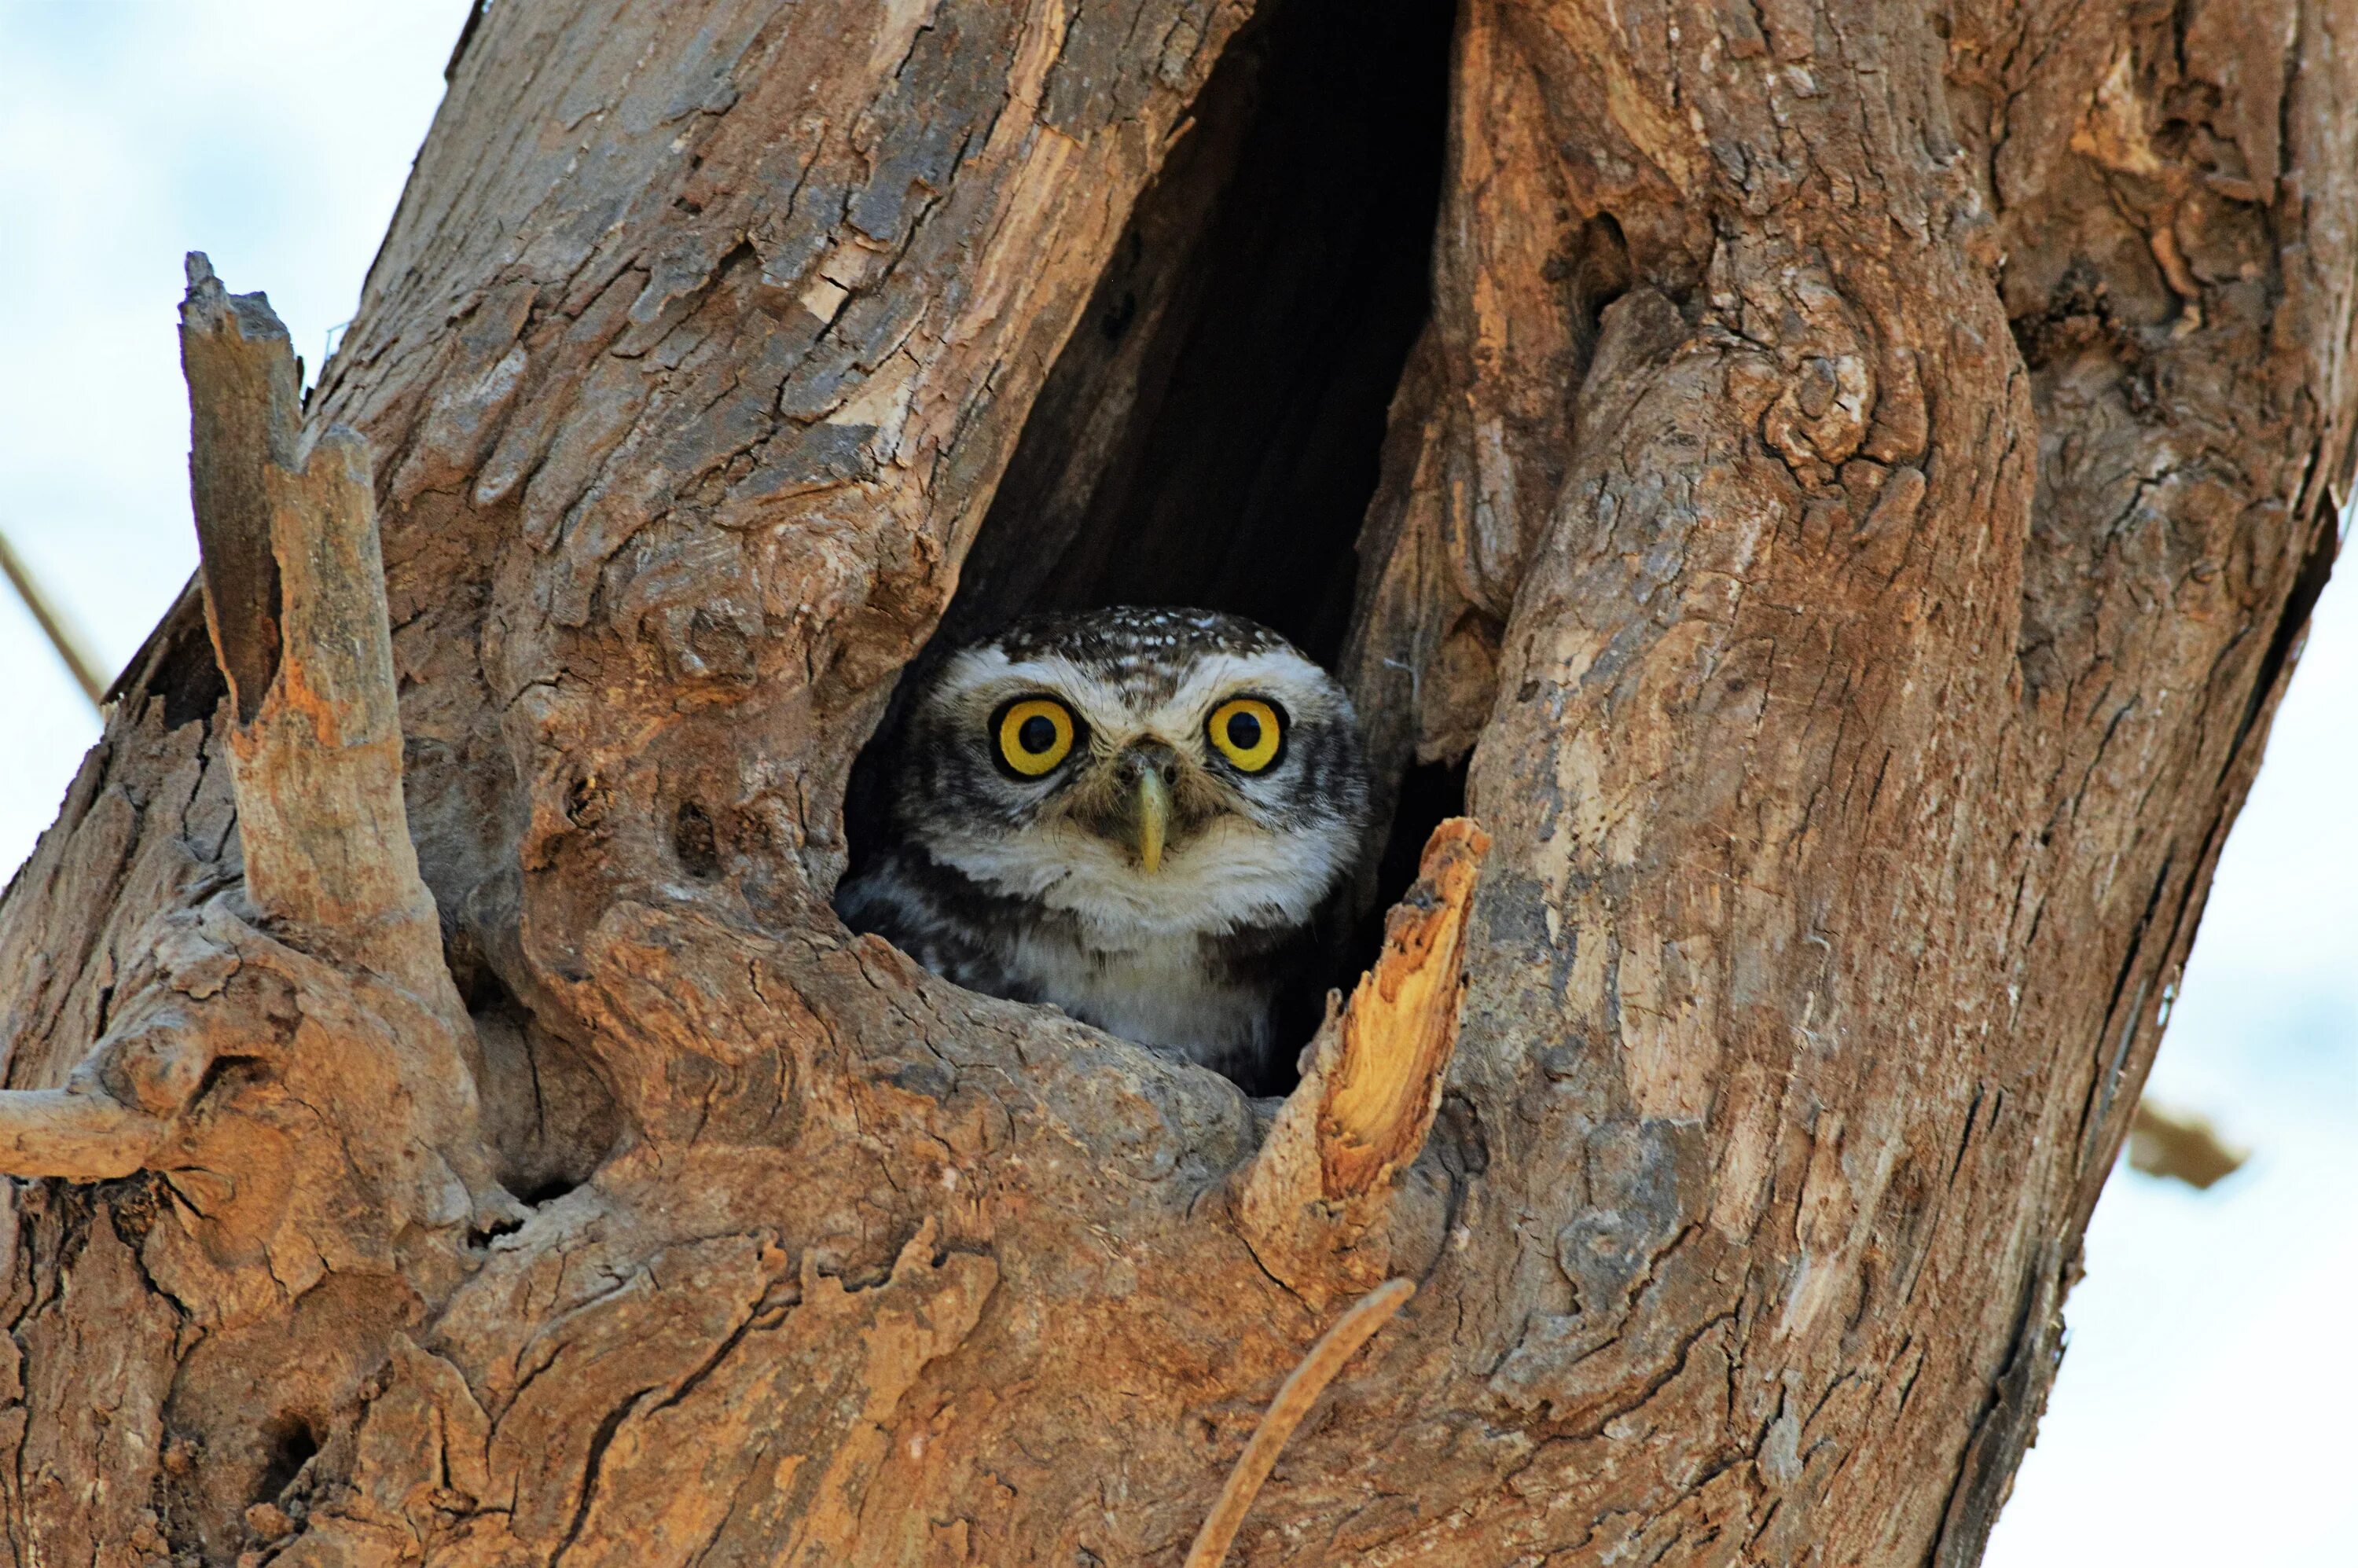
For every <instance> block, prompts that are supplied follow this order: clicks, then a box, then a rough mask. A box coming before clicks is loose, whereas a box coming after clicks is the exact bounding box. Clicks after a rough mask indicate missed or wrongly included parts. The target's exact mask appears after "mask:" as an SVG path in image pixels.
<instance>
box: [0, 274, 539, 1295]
mask: <svg viewBox="0 0 2358 1568" xmlns="http://www.w3.org/2000/svg"><path fill="white" fill-rule="evenodd" d="M180 342H181V353H182V360H183V363H184V365H185V367H186V370H187V373H188V379H189V412H190V421H189V423H190V437H191V450H190V454H189V478H190V491H191V494H192V497H193V499H194V502H195V506H196V514H197V524H198V536H199V544H200V551H201V557H202V570H201V577H202V582H203V587H204V600H205V609H206V620H207V625H208V628H209V630H210V631H211V635H212V642H213V650H214V654H215V657H216V658H217V660H218V661H219V663H220V665H221V668H222V674H223V675H224V676H226V677H227V679H228V682H229V686H230V690H231V702H230V703H229V705H228V711H227V714H226V717H227V720H228V731H229V734H228V739H229V747H228V751H229V756H230V773H231V782H232V787H233V794H234V796H235V799H236V804H237V824H238V844H239V848H240V849H241V851H242V854H243V888H242V889H240V888H237V887H231V888H229V889H227V890H225V891H221V892H210V893H208V894H207V896H206V898H205V901H204V902H203V903H200V904H198V905H195V906H193V907H189V908H182V909H175V910H167V911H164V912H161V913H160V914H159V916H158V917H157V919H156V920H155V921H154V922H153V923H151V924H150V925H149V926H148V927H147V928H146V931H145V932H144V933H143V935H142V938H141V940H140V942H139V943H137V944H135V948H136V950H137V951H138V953H139V957H138V959H137V960H136V961H135V963H134V964H133V965H132V966H131V967H130V968H128V969H127V970H125V971H124V975H123V977H122V979H121V980H120V983H119V986H118V994H117V995H116V996H115V997H114V1006H113V1009H112V1024H111V1027H109V1028H108V1029H107V1031H106V1033H104V1034H103V1036H102V1037H101V1038H100V1039H98V1040H97V1041H96V1042H95V1043H93V1044H92V1045H91V1047H90V1050H89V1052H88V1054H87V1055H86V1056H84V1057H83V1058H82V1059H81V1062H80V1063H79V1064H78V1065H76V1066H75V1067H74V1068H73V1069H72V1071H71V1073H70V1076H69V1078H68V1081H67V1082H66V1084H65V1085H64V1086H63V1087H42V1088H27V1089H19V1090H9V1091H5V1092H0V1172H5V1173H7V1174H10V1175H16V1176H27V1177H35V1176H40V1177H59V1178H63V1179H65V1180H69V1181H78V1182H94V1181H105V1180H112V1179H115V1178H119V1177H123V1176H127V1175H131V1174H133V1173H136V1172H139V1171H142V1170H162V1171H171V1172H186V1171H189V1170H201V1171H206V1172H210V1173H216V1174H218V1175H220V1176H222V1177H223V1178H225V1179H226V1180H227V1181H228V1182H229V1184H230V1190H232V1191H233V1192H237V1193H240V1194H244V1195H250V1196H247V1197H240V1198H239V1199H237V1200H235V1201H234V1202H233V1203H230V1204H227V1205H224V1206H222V1207H221V1209H220V1212H218V1213H215V1212H208V1213H207V1214H206V1215H205V1216H204V1221H205V1223H207V1224H211V1225H220V1226H225V1227H228V1229H229V1230H238V1229H240V1227H243V1229H244V1230H248V1231H256V1232H275V1231H276V1229H278V1228H281V1227H286V1226H287V1225H290V1224H293V1223H295V1221H293V1220H291V1219H290V1218H289V1217H290V1216H292V1215H295V1214H297V1213H303V1212H308V1213H312V1214H320V1213H339V1214H358V1215H366V1216H368V1217H369V1218H368V1220H367V1221H366V1223H365V1224H364V1225H362V1226H361V1227H358V1228H359V1229H361V1230H363V1231H367V1232H369V1234H367V1235H366V1236H365V1237H363V1238H362V1239H361V1240H359V1241H356V1242H355V1243H354V1244H353V1247H352V1253H353V1255H354V1256H359V1257H373V1256H378V1255H380V1254H382V1253H384V1249H385V1246H386V1244H387V1243H386V1238H388V1237H390V1236H391V1235H394V1234H398V1233H399V1232H400V1231H401V1230H402V1228H403V1227H405V1226H415V1225H416V1224H418V1223H420V1222H422V1223H423V1225H424V1227H426V1228H427V1229H435V1230H441V1231H449V1230H451V1229H453V1228H454V1227H458V1226H460V1225H461V1224H465V1223H470V1222H472V1221H476V1220H481V1221H483V1222H486V1223H490V1222H496V1221H499V1220H502V1219H504V1218H508V1217H513V1215H514V1213H515V1212H516V1210H515V1206H514V1201H513V1200H512V1199H510V1198H509V1197H508V1195H506V1194H505V1193H504V1192H503V1191H502V1190H501V1189H500V1188H499V1186H498V1184H497V1182H496V1181H495V1180H494V1179H493V1177H492V1173H491V1171H490V1167H489V1162H488V1158H487V1156H486V1154H485V1152H484V1150H483V1147H482V1144H481V1137H480V1134H479V1130H478V1124H477V1108H476V1106H475V1101H474V1095H473V1087H472V1082H471V1079H470V1078H469V1076H468V1075H467V1071H466V1067H465V1061H466V1051H467V1047H468V1045H469V1044H471V1038H472V1036H471V1025H470V1023H469V1021H468V1018H467V1013H466V1009H465V1007H464V1005H463V1004H462V1003H461V1002H460V999H459V994H458V990H457V988H456V987H455V985H454V984H453V983H452V981H451V979H450V975H449V969H448V968H447V967H446V966H445V965H444V963H443V959H442V949H441V936H440V929H439V923H438V919H437V916H436V913H435V907H434V903H433V899H432V897H431V895H430V894H429V893H428V892H427V889H426V885H425V882H424V881H422V880H421V879H420V877H419V875H418V871H417V859H416V849H415V848H414V847H413V846H412V844H411V841H410V838H409V827H408V820H407V813H406V808H405V806H404V804H403V798H402V790H401V725H400V714H399V708H398V705H397V697H396V690H395V684H394V675H393V648H392V637H391V632H390V626H389V622H388V616H387V614H386V611H385V600H384V568H383V564H382V562H381V559H380V557H379V554H378V547H377V537H376V520H375V514H374V506H373V492H372V481H371V478H370V469H369V460H368V456H367V451H366V449H365V448H364V446H363V445H362V441H361V439H360V438H358V437H356V436H354V435H353V434H352V432H350V431H348V430H344V429H341V428H335V427H330V428H329V429H327V430H325V431H323V432H320V433H319V434H317V435H316V436H314V437H311V438H305V437H303V436H302V435H301V424H302V421H301V408H300V405H299V401H298V392H297V374H296V368H295V360H294V354H293V351H292V350H291V349H290V347H289V346H288V342H287V332H286V329H285V328H284V327H282V326H281V325H280V324H279V322H278V319H277V318H276V316H274V315H273V314H272V313H271V310H270V306H269V302H268V301H267V300H266V299H265V297H263V296H262V295H260V294H251V295H243V296H236V295H232V294H230V293H229V292H228V291H227V290H226V289H224V288H223V287H222V284H221V281H220V280H219V279H218V278H216V277H215V276H213V272H212V268H211V265H208V264H207V263H206V261H205V258H204V257H203V256H202V255H191V256H190V257H189V292H188V296H187V297H186V299H185V300H184V301H183V302H182V305H181V330H180ZM255 913H259V914H260V915H261V916H262V917H263V918H262V919H261V921H260V922H258V923H257V922H255V921H254V920H253V919H252V918H251V916H252V915H253V914H255ZM301 1039H308V1040H309V1041H310V1042H311V1043H312V1044H309V1045H308V1047H307V1048H306V1049H305V1050H303V1051H301V1052H292V1051H289V1050H287V1048H286V1047H287V1044H289V1043H290V1042H292V1041H295V1040H301ZM330 1042H332V1043H333V1046H334V1048H328V1047H329V1044H330ZM227 1057H235V1058H238V1059H241V1060H243V1061H244V1062H247V1063H249V1064H251V1065H254V1067H255V1068H256V1069H257V1073H258V1076H254V1083H252V1084H250V1085H248V1087H246V1088H244V1089H243V1090H239V1091H234V1092H231V1093H229V1094H228V1095H226V1097H225V1098H219V1099H217V1100H212V1101H208V1102H207V1104H208V1105H209V1106H213V1107H215V1108H221V1109H220V1114H213V1115H208V1114H206V1113H205V1108H203V1107H200V1105H199V1103H198V1102H199V1101H200V1100H203V1099H205V1098H206V1095H207V1086H208V1084H209V1083H211V1082H213V1078H212V1076H211V1068H212V1067H213V1066H214V1065H215V1064H217V1063H218V1062H220V1061H222V1060H223V1059H224V1058H227ZM250 1076H252V1075H250ZM265 1080H266V1081H265ZM289 1105H297V1106H299V1107H301V1109H300V1111H299V1112H298V1113H297V1114H296V1116H295V1118H294V1122H293V1125H295V1126H297V1127H298V1128H299V1129H300V1134H301V1136H302V1137H305V1138H310V1137H320V1136H324V1137H326V1138H328V1139H330V1140H332V1141H335V1142H336V1143H337V1144H338V1149H337V1152H336V1154H335V1156H334V1157H333V1158H331V1159H322V1160H320V1161H319V1162H316V1163H313V1164H305V1163H303V1162H299V1161H291V1162H290V1161H288V1160H287V1159H285V1158H284V1157H283V1156H282V1153H281V1152H280V1144H279V1142H278V1141H276V1140H275V1139H274V1138H271V1137H260V1136H254V1132H255V1130H257V1129H260V1128H263V1127H265V1125H267V1124H270V1123H271V1122H272V1119H273V1118H274V1117H278V1116H279V1114H280V1111H281V1110H283V1109H284V1108H285V1107H287V1106H289ZM229 1106H233V1107H234V1108H222V1107H229ZM388 1106H397V1107H400V1108H402V1109H401V1114H398V1115H394V1116H387V1115H386V1114H384V1110H385V1108H386V1107H388ZM347 1108H350V1109H351V1110H352V1111H354V1112H357V1113H358V1114H357V1117H356V1118H355V1119H351V1120H347V1119H346V1118H345V1114H344V1113H345V1111H346V1109H347ZM290 1172H292V1173H294V1174H295V1178H296V1179H295V1180H294V1181H293V1182H292V1183H291V1184H290V1182H289V1181H288V1179H287V1177H288V1174H289V1173H290ZM313 1177H318V1178H319V1180H317V1181H316V1182H314V1181H312V1178H313ZM307 1183H308V1184H309V1185H308V1186H307ZM233 1209H234V1210H236V1211H237V1212H235V1213H233V1212H232V1210H233ZM224 1234H226V1231H225V1232H224ZM332 1239H333V1238H310V1239H308V1240H307V1241H306V1242H305V1245H308V1246H311V1247H312V1248H313V1249H314V1250H319V1249H323V1248H325V1247H326V1246H328V1245H329V1242H330V1240H332Z"/></svg>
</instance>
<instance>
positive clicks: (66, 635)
mask: <svg viewBox="0 0 2358 1568" xmlns="http://www.w3.org/2000/svg"><path fill="white" fill-rule="evenodd" d="M0 572H5V573H7V574H8V581H9V584H10V586H12V587H13V588H15V589H16V597H17V598H19V599H21V600H24V601H25V608H26V609H27V610H29V611H32V612H33V619H34V621H35V622H38V623H39V625H40V628H41V631H42V633H43V634H44V635H46V636H47V637H48V638H49V646H50V647H52V648H55V649H56V650H57V653H58V657H59V658H60V659H63V660H64V661H65V665H66V668H67V669H69V670H70V671H72V672H73V678H74V684H75V685H77V686H79V687H81V694H82V695H83V696H84V697H88V698H90V705H91V707H92V708H99V707H100V706H101V705H102V704H103V702H104V701H105V699H106V680H105V677H103V676H101V675H100V674H99V673H98V661H97V659H96V658H94V657H93V656H92V654H91V651H90V644H89V643H87V642H85V641H83V639H82V637H81V633H79V632H77V631H76V630H75V629H74V626H73V623H72V622H70V621H68V620H67V619H66V615H65V611H63V610H61V609H59V607H58V606H57V605H55V604H52V603H51V602H50V601H49V595H48V594H46V593H44V592H43V591H42V590H41V585H40V583H39V581H38V579H35V578H34V576H33V568H30V567H28V566H27V565H26V564H25V563H24V560H23V559H22V558H21V557H18V556H17V554H16V547H15V546H12V545H10V544H9V543H8V535H7V533H6V531H5V530H4V529H0Z"/></svg>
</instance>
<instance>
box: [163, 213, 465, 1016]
mask: <svg viewBox="0 0 2358 1568" xmlns="http://www.w3.org/2000/svg"><path fill="white" fill-rule="evenodd" d="M180 355H181V362H182V365H183V367H184V369H185V371H186V373H187V375H188V381H189V424H190V438H191V445H190V452H189V481H190V492H191V494H192V496H193V499H194V501H195V503H196V514H197V537H198V542H199V546H200V552H201V557H202V568H201V576H202V579H203V583H204V598H205V620H206V625H207V627H208V629H209V630H210V631H211V633H212V641H213V650H214V654H215V656H216V657H217V658H218V659H219V661H220V664H221V668H222V675H223V676H225V677H226V678H227V680H228V682H229V687H230V694H231V707H232V709H233V715H232V723H231V730H230V754H231V762H232V774H233V781H234V784H235V787H236V793H237V809H238V821H239V827H240V832H241V835H242V837H243V844H244V850H245V877H246V890H247V894H248V896H249V897H250V898H251V899H252V901H253V903H254V906H255V907H256V908H257V909H259V910H260V911H261V912H262V913H263V914H265V916H266V917H268V918H269V919H270V920H271V921H272V922H274V923H275V924H276V925H280V926H282V927H286V928H288V929H290V930H291V931H293V932H298V933H301V934H302V935H303V936H304V937H305V938H306V943H305V945H307V946H314V947H318V948H321V949H324V951H325V952H326V953H329V954H332V955H335V956H339V957H347V958H350V959H351V960H352V961H354V962H356V963H359V964H362V965H363V966H364V967H366V968H371V969H373V970H375V971H376V972H378V973H380V974H383V975H384V976H386V977H387V978H388V979H395V980H397V981H399V982H401V983H403V984H406V985H407V986H409V987H410V988H411V989H414V990H416V991H417V992H418V994H420V995H431V994H433V993H434V992H435V991H436V990H437V989H438V988H440V987H447V986H448V985H449V979H448V975H447V972H446V971H445V970H444V968H443V965H442V957H441V944H440V937H439V933H438V924H437V921H436V917H435V913H434V903H433V900H432V898H431V896H430V895H429V894H428V893H427V891H426V884H425V883H424V882H423V881H421V880H420V879H419V877H418V874H417V856H416V849H415V848H414V847H413V846H412V844H411V842H410V838H409V824H408V816H407V813H406V808H405V806H404V805H403V801H402V794H401V723H400V711H399V707H398V703H397V698H396V694H395V685H394V676H393V640H392V632H391V627H390V624H389V621H388V617H387V614H386V611H385V602H384V563H383V561H382V559H381V557H380V556H379V553H378V546H377V535H376V514H375V507H374V502H373V493H372V484H371V480H370V470H369V460H368V453H367V449H366V446H365V445H364V444H363V443H362V440H361V439H360V438H359V437H357V436H355V435H353V434H352V432H351V431H349V430H345V429H342V428H341V427H330V428H329V429H327V430H325V431H322V432H320V433H319V434H318V435H317V436H315V437H313V438H309V439H308V440H307V439H304V438H302V437H301V436H300V430H301V416H302V410H301V406H300V402H299V388H298V384H297V372H296V366H295V357H294V352H293V350H292V348H291V347H290V346H289V343H288V341H287V330H286V328H285V327H284V326H282V325H281V324H280V323H279V320H278V318H277V317H276V315H275V314H273V313H272V311H271V308H270V302H269V300H268V299H267V298H266V297H265V296H263V295H261V294H259V293H256V294H246V295H233V294H231V293H230V292H229V291H228V290H227V289H225V288H224V287H222V283H221V280H220V279H219V278H217V277H215V276H213V271H212V268H211V265H209V264H208V263H207V262H206V260H205V258H204V256H203V255H202V254H191V255H190V256H189V292H188V297H187V298H186V299H185V300H183V301H182V303H181V306H180Z"/></svg>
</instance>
